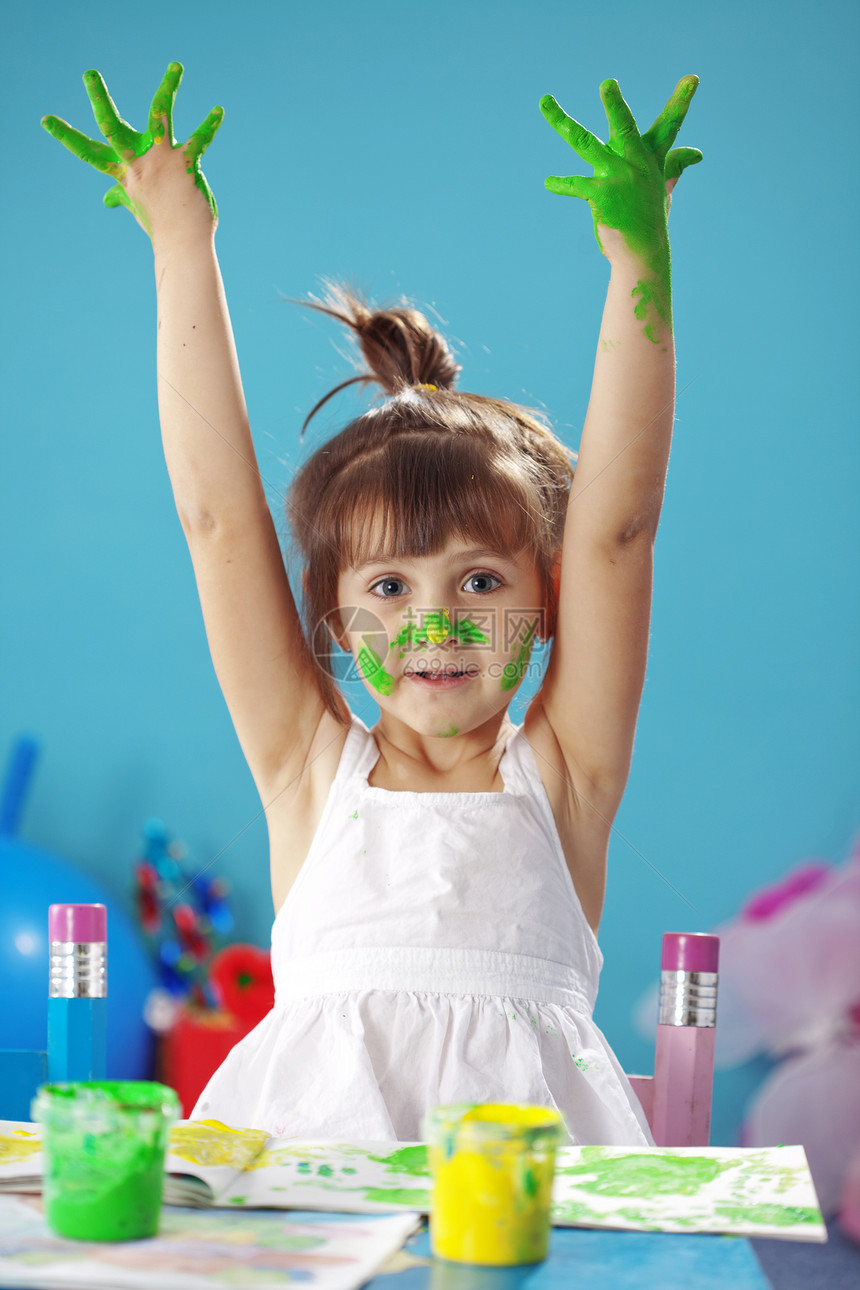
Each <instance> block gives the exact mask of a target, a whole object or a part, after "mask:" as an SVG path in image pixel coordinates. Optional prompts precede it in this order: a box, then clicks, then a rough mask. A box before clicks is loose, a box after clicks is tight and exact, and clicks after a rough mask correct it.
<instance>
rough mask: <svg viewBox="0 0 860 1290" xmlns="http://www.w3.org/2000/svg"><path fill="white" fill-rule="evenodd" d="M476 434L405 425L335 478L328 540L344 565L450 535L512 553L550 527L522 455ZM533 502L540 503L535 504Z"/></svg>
mask: <svg viewBox="0 0 860 1290" xmlns="http://www.w3.org/2000/svg"><path fill="white" fill-rule="evenodd" d="M487 449H488V445H487V444H485V443H484V444H482V443H481V442H479V441H478V440H477V439H476V437H475V436H471V435H469V436H467V435H451V434H445V433H434V430H433V429H432V428H427V429H421V430H415V431H407V432H406V433H402V434H400V435H397V436H396V437H394V438H391V439H389V440H388V441H387V442H386V443H384V444H382V445H378V446H377V447H376V448H375V449H373V450H371V451H369V452H367V453H363V454H361V455H360V456H359V457H357V458H354V459H353V460H352V461H351V462H350V463H349V465H348V466H347V467H346V468H345V469H344V470H343V471H342V472H341V473H340V475H339V477H338V479H337V484H336V488H337V494H338V496H337V505H336V507H333V508H332V520H333V526H334V531H333V532H332V533H331V540H332V543H333V545H334V547H335V548H336V549H337V551H338V553H339V555H340V559H341V561H342V567H347V566H352V567H356V566H360V565H363V564H368V563H370V562H371V561H373V560H376V559H381V558H385V557H394V556H400V557H403V558H410V557H416V556H423V555H432V554H435V553H436V552H438V551H441V550H442V549H443V548H444V546H445V544H446V542H447V541H449V540H450V539H451V538H452V537H456V538H459V539H460V540H463V541H470V542H474V543H475V544H476V545H479V546H482V547H485V548H486V549H487V550H488V551H497V552H499V554H501V555H509V556H510V555H513V554H515V553H516V552H518V551H520V550H522V549H524V548H525V547H528V546H531V545H534V542H535V533H536V531H537V532H538V533H540V532H541V531H542V530H544V529H545V528H546V527H547V521H548V517H546V516H544V515H542V514H541V513H540V507H539V501H540V498H539V494H538V492H537V490H536V488H535V486H534V483H533V481H532V480H531V479H530V478H529V476H528V472H527V470H525V469H524V467H523V464H522V460H521V459H520V460H518V459H517V458H516V457H514V456H513V455H512V454H511V455H507V454H505V455H498V454H496V455H495V456H493V455H492V454H490V453H489V452H488V450H487ZM536 503H538V506H537V509H536Z"/></svg>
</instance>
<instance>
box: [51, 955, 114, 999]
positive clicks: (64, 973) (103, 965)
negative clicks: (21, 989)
mask: <svg viewBox="0 0 860 1290" xmlns="http://www.w3.org/2000/svg"><path fill="white" fill-rule="evenodd" d="M48 997H49V998H50V999H105V998H107V944H106V942H105V941H51V958H50V973H49V978H48Z"/></svg>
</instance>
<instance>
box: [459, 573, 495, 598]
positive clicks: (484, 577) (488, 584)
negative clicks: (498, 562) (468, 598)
mask: <svg viewBox="0 0 860 1290" xmlns="http://www.w3.org/2000/svg"><path fill="white" fill-rule="evenodd" d="M501 585H502V580H501V578H497V577H496V575H495V574H494V573H473V574H470V576H469V577H468V578H467V579H466V582H465V585H464V590H465V591H474V592H477V593H478V594H479V595H480V594H481V593H486V592H488V591H495V590H496V587H500V586H501Z"/></svg>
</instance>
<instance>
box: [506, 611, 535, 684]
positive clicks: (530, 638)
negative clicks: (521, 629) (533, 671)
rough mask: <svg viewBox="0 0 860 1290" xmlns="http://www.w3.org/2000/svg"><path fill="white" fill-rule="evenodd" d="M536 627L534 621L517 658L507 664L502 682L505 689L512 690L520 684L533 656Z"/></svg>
mask: <svg viewBox="0 0 860 1290" xmlns="http://www.w3.org/2000/svg"><path fill="white" fill-rule="evenodd" d="M536 629H537V624H536V623H532V625H531V627H529V629H528V631H527V632H526V634H525V638H524V640H523V642H522V644H521V645H520V648H519V650H518V652H517V656H516V658H515V659H513V661H512V662H510V663H507V664H506V665H505V669H504V671H503V672H502V682H501V685H502V689H503V690H512V689H513V688H514V686H516V685H519V683H520V681H521V680H522V679H523V674H524V672H525V670H526V668H527V667H528V665H529V659H530V658H531V654H532V646H533V645H534V639H535V631H536Z"/></svg>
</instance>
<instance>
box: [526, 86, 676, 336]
mask: <svg viewBox="0 0 860 1290" xmlns="http://www.w3.org/2000/svg"><path fill="white" fill-rule="evenodd" d="M698 84H699V78H698V77H697V76H684V77H683V78H682V79H681V80H680V81H679V82H678V84H677V85H676V86H675V90H674V92H673V94H672V97H671V98H670V99H669V101H668V103H667V104H666V106H665V107H664V108H663V111H662V112H661V113H660V115H659V116H658V117H657V120H656V121H655V122H654V124H653V125H652V126H651V128H650V129H649V130H646V132H645V133H644V134H640V133H639V128H638V126H637V125H636V122H635V120H634V118H633V113H632V112H631V111H630V108H629V107H628V106H627V104H626V103H625V101H624V98H623V97H622V94H621V90H620V88H619V85H618V82H617V81H604V82H603V84H602V85H601V87H600V98H601V101H602V103H603V107H604V109H605V111H606V119H607V121H608V122H609V139H608V141H607V142H606V143H603V142H602V140H600V139H598V138H597V136H596V135H593V134H591V132H590V131H589V130H586V129H585V127H584V126H582V125H580V124H579V122H578V121H574V119H573V117H570V116H568V115H567V113H566V112H564V111H563V110H562V108H560V107H559V105H558V103H557V102H556V100H555V99H554V98H553V97H552V95H551V94H547V95H545V96H544V97H543V98H542V99H541V101H540V109H541V112H542V113H543V115H544V117H545V119H546V120H547V121H548V122H549V124H550V125H551V126H552V127H553V129H554V130H556V131H557V133H558V134H560V135H561V137H562V138H563V139H564V140H566V142H567V143H569V144H570V146H571V148H573V150H574V152H576V153H577V154H578V155H579V156H580V157H581V158H582V160H583V161H586V162H588V163H589V165H592V166H593V167H594V175H593V176H592V178H590V179H588V178H585V177H583V176H581V175H568V176H560V175H550V176H549V177H548V178H547V179H546V180H545V181H544V182H545V186H546V188H548V189H549V191H550V192H551V193H562V194H564V195H569V196H573V197H581V198H583V200H585V201H587V202H588V204H589V206H590V207H591V213H592V215H593V216H594V232H595V235H596V237H597V241H598V244H599V245H600V249H601V250H602V251H603V252H604V254H608V252H607V250H606V248H605V247H604V241H605V242H607V244H610V242H611V239H610V238H608V237H607V235H606V232H605V230H607V229H614V230H617V233H618V234H619V235H620V237H621V239H623V242H624V244H625V245H626V246H627V248H628V250H629V251H630V252H631V253H632V254H633V255H634V256H635V257H636V258H637V259H638V260H640V261H641V262H642V263H643V265H644V272H643V273H642V277H641V278H640V280H639V282H638V283H637V285H636V288H635V289H634V292H633V295H634V297H636V298H637V303H636V306H635V309H634V313H635V315H636V317H637V319H639V320H640V321H642V322H644V323H645V327H644V332H645V335H646V336H647V337H648V339H649V340H651V341H653V342H654V343H655V344H657V343H658V341H659V331H660V324H661V323H662V324H665V326H667V327H668V328H669V329H671V326H672V292H671V284H670V265H669V232H668V222H667V221H668V215H669V203H670V200H671V192H672V189H673V188H674V186H675V184H676V183H677V182H678V179H679V177H680V175H681V172H682V171H683V170H684V169H685V168H686V167H687V166H691V165H694V164H695V163H696V162H697V161H701V160H702V154H701V152H699V150H698V148H672V144H673V143H674V141H675V136H676V135H677V133H678V131H679V130H680V128H681V124H682V122H683V120H684V117H685V116H686V115H687V109H688V108H689V106H690V103H691V102H692V99H693V95H694V94H695V92H696V88H697V86H698ZM670 149H671V151H670ZM601 229H602V230H604V239H603V241H601ZM610 258H612V257H611V255H610ZM658 320H659V321H658Z"/></svg>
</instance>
